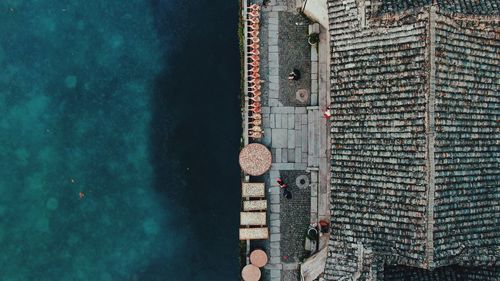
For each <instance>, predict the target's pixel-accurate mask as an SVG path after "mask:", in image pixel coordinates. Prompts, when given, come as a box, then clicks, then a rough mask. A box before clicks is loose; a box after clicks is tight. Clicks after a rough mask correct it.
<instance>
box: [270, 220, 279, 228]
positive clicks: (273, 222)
mask: <svg viewBox="0 0 500 281" xmlns="http://www.w3.org/2000/svg"><path fill="white" fill-rule="evenodd" d="M270 225H271V226H272V227H280V226H281V220H274V221H271V222H270Z"/></svg>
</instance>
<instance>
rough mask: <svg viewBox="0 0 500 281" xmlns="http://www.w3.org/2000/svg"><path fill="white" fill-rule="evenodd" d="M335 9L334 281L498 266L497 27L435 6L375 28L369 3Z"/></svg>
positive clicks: (345, 2) (346, 1) (352, 0)
mask: <svg viewBox="0 0 500 281" xmlns="http://www.w3.org/2000/svg"><path fill="white" fill-rule="evenodd" d="M385 2H387V3H389V2H391V1H385ZM392 2H394V3H395V2H398V3H400V4H401V2H405V3H409V2H413V4H415V3H416V2H419V3H420V2H421V3H423V2H426V1H401V2H399V1H392ZM392 2H391V3H392ZM462 2H464V1H462ZM465 2H468V1H465ZM465 2H464V3H465ZM474 2H476V3H479V2H481V1H474ZM485 2H488V1H485ZM371 3H372V4H373V1H372V2H371ZM401 5H404V4H401ZM424 5H425V4H424ZM464 5H465V4H464ZM417 6H418V5H414V6H413V7H417ZM328 7H329V16H330V35H331V47H332V53H331V72H332V73H331V87H332V88H331V105H330V107H331V110H332V112H333V117H332V120H331V139H332V174H331V175H332V180H331V188H332V210H331V215H332V235H331V240H330V243H329V247H330V248H329V256H328V259H327V266H326V269H325V275H326V279H327V280H337V279H339V278H341V277H344V276H351V277H356V278H358V279H357V280H370V278H372V279H371V280H375V279H376V277H377V276H380V272H383V266H384V264H388V265H405V266H412V267H420V268H435V267H438V266H445V265H450V264H455V263H461V264H471V265H492V264H493V265H498V266H500V251H499V248H497V247H500V218H498V213H499V212H500V168H499V164H498V159H500V151H499V146H498V144H499V143H500V134H499V126H498V111H499V108H500V100H499V98H500V97H499V95H500V61H499V60H500V51H499V50H500V40H499V39H500V38H499V37H500V36H499V35H498V31H496V33H495V30H498V19H496V20H493V22H490V21H486V22H481V23H480V24H479V23H475V24H473V25H471V24H470V22H466V23H463V24H462V23H460V22H458V21H455V20H454V19H452V18H451V16H452V14H449V13H446V12H443V11H442V9H439V8H438V7H436V6H429V7H426V8H422V9H415V10H413V12H411V13H408V12H406V13H402V14H400V15H394V16H391V17H377V18H374V19H371V18H370V16H371V12H372V11H374V10H373V9H372V8H373V6H371V4H370V2H369V1H366V2H365V1H359V0H329V2H328ZM406 7H409V6H406ZM462 20H463V18H462V19H461V21H462ZM446 274H447V273H446ZM450 278H451V277H450ZM405 280H406V279H405ZM409 280H419V281H420V280H422V281H423V280H427V279H409ZM429 280H431V279H429ZM442 280H443V281H447V279H442ZM454 280H455V279H449V281H454ZM456 280H459V279H456Z"/></svg>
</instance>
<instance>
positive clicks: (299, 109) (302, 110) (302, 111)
mask: <svg viewBox="0 0 500 281" xmlns="http://www.w3.org/2000/svg"><path fill="white" fill-rule="evenodd" d="M295 113H297V114H305V113H307V110H306V108H305V107H296V108H295Z"/></svg>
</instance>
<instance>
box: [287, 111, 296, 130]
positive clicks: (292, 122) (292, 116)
mask: <svg viewBox="0 0 500 281" xmlns="http://www.w3.org/2000/svg"><path fill="white" fill-rule="evenodd" d="M287 124H288V129H293V128H294V127H295V113H289V114H288V123H287Z"/></svg>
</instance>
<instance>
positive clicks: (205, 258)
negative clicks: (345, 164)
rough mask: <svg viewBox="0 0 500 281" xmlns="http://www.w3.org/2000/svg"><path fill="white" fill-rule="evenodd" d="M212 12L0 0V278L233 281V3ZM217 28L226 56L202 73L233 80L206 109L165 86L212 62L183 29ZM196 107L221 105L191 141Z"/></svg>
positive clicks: (207, 114)
mask: <svg viewBox="0 0 500 281" xmlns="http://www.w3.org/2000/svg"><path fill="white" fill-rule="evenodd" d="M204 2H206V3H204ZM214 3H215V5H220V6H221V8H222V9H226V10H227V11H228V12H231V13H234V18H232V19H230V22H226V23H224V24H223V23H222V22H219V23H217V20H215V19H216V18H217V15H218V13H219V12H217V9H214V10H213V11H212V12H208V13H207V10H205V9H200V8H199V7H198V5H201V6H202V7H203V6H206V5H208V4H209V2H208V1H200V2H199V3H197V4H196V5H195V4H186V3H182V2H181V1H179V2H176V1H145V0H127V1H118V0H110V1H101V0H73V1H69V0H67V1H60V0H57V1H56V0H43V1H42V0H31V1H29V0H4V1H1V2H0V70H1V72H0V114H1V115H0V159H1V160H2V161H0V193H1V195H0V249H1V254H0V280H2V281H14V280H15V281H25V280H41V281H43V280H52V281H54V280H56V281H57V280H96V281H97V280H102V281H111V280H145V281H147V280H228V281H230V280H237V271H238V261H237V258H238V249H237V236H236V231H237V209H238V207H239V202H238V201H237V196H238V194H239V190H238V185H237V180H238V174H237V173H238V170H237V161H236V157H237V155H236V153H237V146H238V135H239V131H238V130H239V126H238V125H239V124H238V122H239V121H238V120H237V119H238V108H237V106H238V100H237V94H238V92H237V91H238V84H237V83H238V73H237V67H238V58H237V41H236V40H237V37H236V25H235V24H236V17H237V14H236V13H237V3H231V4H227V3H225V2H223V1H215V2H213V1H212V2H211V3H210V5H214ZM206 7H208V6H206ZM193 13H194V14H193ZM196 13H199V14H200V15H201V14H204V15H203V16H202V18H203V19H207V18H208V19H212V17H213V19H214V21H213V22H214V25H215V27H207V28H206V30H205V31H203V30H198V29H197V28H198V27H197V26H198V24H197V23H196ZM191 16H194V17H193V18H194V19H193V20H192V21H194V22H191V23H187V22H186V20H187V19H189V18H191ZM217 24H219V25H220V26H221V27H222V26H224V28H227V30H226V32H227V33H230V32H233V33H232V34H230V35H228V36H227V37H225V38H222V39H221V38H219V39H218V40H219V41H220V40H222V42H225V43H224V44H223V45H224V46H226V47H228V48H229V47H230V48H231V51H230V53H231V55H230V57H231V58H230V59H227V58H226V60H223V61H222V62H220V65H218V66H216V68H218V69H219V70H218V71H219V72H215V73H212V74H209V75H207V76H208V77H211V78H210V79H209V81H212V80H219V81H222V79H223V78H224V79H226V78H228V81H233V80H234V81H233V82H227V85H225V86H222V88H218V89H217V91H216V92H217V93H218V95H217V97H215V98H214V99H212V100H204V98H205V97H206V94H207V93H210V92H211V91H207V90H206V89H205V90H203V89H204V88H201V89H197V88H193V87H197V86H196V85H197V84H193V85H186V86H185V87H179V84H178V83H182V82H184V83H186V82H187V83H189V81H190V79H188V78H186V77H190V76H192V75H194V74H195V73H196V72H197V71H198V70H197V69H199V68H205V67H206V66H207V65H212V62H211V61H206V60H205V57H204V56H198V55H197V54H196V47H195V46H199V44H197V43H196V42H197V40H198V39H193V38H192V37H191V36H197V34H198V35H200V34H201V33H203V34H205V33H207V32H208V33H210V32H214V33H215V32H217V30H218V28H217V27H216V25H217ZM228 25H229V26H231V25H233V26H232V27H227V26H228ZM195 29H196V30H195ZM190 31H191V32H190ZM186 32H187V33H186ZM200 32H201V33H200ZM190 34H192V35H190ZM180 42H184V43H182V44H181V43H180ZM183 44H189V46H191V47H190V48H191V49H188V50H187V53H185V52H184V47H185V46H183ZM193 47H194V48H195V49H193ZM232 48H234V50H233V49H232ZM216 52H217V51H216ZM221 52H225V51H224V50H222V51H221ZM193 53H195V54H193ZM174 54H175V55H174ZM211 55H212V56H215V57H217V56H218V54H217V53H212V54H211ZM193 56H194V60H193V61H191V58H192V57H193ZM225 63H226V64H229V66H228V67H229V73H233V70H236V71H234V72H235V73H234V74H230V75H229V76H228V75H227V73H226V67H227V65H226V66H224V64H225ZM175 64H177V65H179V64H182V65H183V66H191V67H189V69H188V68H187V67H179V66H176V67H175V69H174V70H173V69H172V67H173V65H175ZM231 68H233V69H232V70H231ZM183 71H184V72H183ZM210 75H212V76H210ZM207 79H208V78H207ZM209 81H208V80H207V83H209ZM210 85H211V86H214V87H215V84H213V85H212V84H210ZM200 90H201V91H200ZM211 102H212V105H210V103H211ZM204 103H207V104H208V105H209V106H208V107H210V108H212V107H213V106H218V105H223V106H224V107H225V109H223V110H219V111H211V110H210V109H209V110H208V111H204V110H203V109H200V112H202V113H203V116H204V117H203V119H205V118H206V121H202V123H204V124H205V125H204V128H205V129H208V130H209V134H208V136H207V134H202V135H197V133H194V134H195V135H193V134H192V133H189V131H190V130H196V127H195V126H197V123H196V122H194V121H193V120H192V118H187V117H184V118H183V117H182V116H183V114H182V112H185V111H192V110H193V108H196V107H204V105H205V104H204ZM232 107H234V108H232ZM231 108H232V109H231ZM191 117H192V116H191ZM203 119H202V120H203ZM225 120H232V121H225ZM218 121H220V122H222V124H221V123H219V122H218ZM224 122H226V123H224ZM228 122H229V123H228ZM211 126H212V127H211ZM219 126H223V127H224V129H218V128H219ZM186 130H187V131H188V132H186ZM216 130H221V131H220V132H221V133H224V134H226V135H228V136H230V135H231V134H234V137H228V138H225V139H224V140H222V141H220V140H217V136H216V135H214V136H211V135H210V133H211V132H215V131H216ZM207 138H208V139H210V141H208V142H207V141H204V139H205V140H206V139H207ZM202 144H206V145H208V147H210V146H212V148H211V149H210V150H206V148H200V149H198V147H200V145H202ZM214 151H215V152H214ZM218 152H225V155H224V156H218V155H219V154H218ZM199 153H202V154H203V155H202V158H203V159H209V158H211V159H218V160H215V164H214V162H209V161H207V160H201V161H200V160H199V158H200V155H199ZM210 153H215V154H214V155H211V154H210ZM211 169H213V170H211ZM221 171H223V172H221ZM192 173H197V174H196V175H193V174H192ZM218 173H220V174H218ZM210 176H215V177H219V176H224V177H225V178H226V180H221V179H219V180H218V181H219V183H217V184H215V183H207V184H203V183H204V182H206V180H205V181H203V180H202V179H207V177H210ZM194 178H196V179H194ZM199 180H202V181H199ZM227 181H229V183H228V182H227ZM201 184H203V186H201ZM233 185H234V187H233ZM201 188H213V189H215V188H217V189H216V190H215V191H214V194H213V195H214V196H216V197H214V198H204V197H202V196H200V192H202V191H200V190H201ZM207 200H208V201H207ZM198 201H203V202H198ZM226 201H227V202H231V203H228V204H229V205H228V204H225V206H226V208H227V207H230V208H231V207H232V208H234V215H233V214H230V215H227V213H226V212H227V211H228V210H227V209H224V210H223V211H222V210H220V209H219V208H220V206H221V205H222V204H224V202H226ZM233 201H234V202H233ZM198 203H199V204H198ZM221 203H222V204H221ZM200 206H201V207H200ZM214 229H219V230H220V231H221V232H222V233H220V232H219V231H214ZM233 229H234V233H233ZM207 244H208V245H207ZM214 251H217V252H218V255H219V256H217V257H216V258H217V259H220V261H218V262H214V261H213V260H212V259H211V255H212V253H213V252H214ZM214 278H217V279H214Z"/></svg>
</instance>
